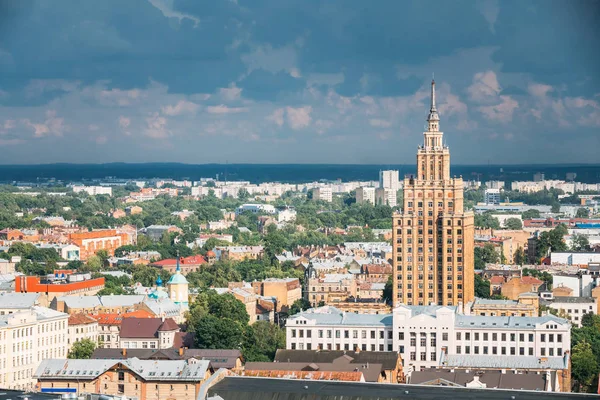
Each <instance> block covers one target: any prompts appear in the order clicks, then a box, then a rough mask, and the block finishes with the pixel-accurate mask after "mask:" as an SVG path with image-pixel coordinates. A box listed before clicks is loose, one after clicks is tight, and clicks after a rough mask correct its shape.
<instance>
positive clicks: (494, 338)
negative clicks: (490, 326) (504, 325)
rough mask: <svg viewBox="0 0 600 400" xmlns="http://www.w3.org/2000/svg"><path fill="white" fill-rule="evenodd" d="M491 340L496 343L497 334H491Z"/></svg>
mask: <svg viewBox="0 0 600 400" xmlns="http://www.w3.org/2000/svg"><path fill="white" fill-rule="evenodd" d="M492 340H493V341H494V342H496V341H498V334H497V333H492Z"/></svg>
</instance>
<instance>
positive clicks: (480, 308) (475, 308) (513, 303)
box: [465, 293, 539, 317]
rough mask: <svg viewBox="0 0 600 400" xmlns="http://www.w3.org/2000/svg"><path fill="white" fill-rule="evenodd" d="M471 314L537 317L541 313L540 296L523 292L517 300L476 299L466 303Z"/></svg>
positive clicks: (467, 311) (467, 310)
mask: <svg viewBox="0 0 600 400" xmlns="http://www.w3.org/2000/svg"><path fill="white" fill-rule="evenodd" d="M465 313H468V314H470V315H483V316H489V317H496V316H500V317H506V316H512V317H518V316H521V317H537V316H538V315H539V296H538V295H537V293H522V294H521V295H519V298H518V299H517V300H492V299H481V298H479V297H475V299H474V300H473V301H472V302H470V303H468V304H467V305H466V311H465Z"/></svg>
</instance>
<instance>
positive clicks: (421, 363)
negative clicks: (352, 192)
mask: <svg viewBox="0 0 600 400" xmlns="http://www.w3.org/2000/svg"><path fill="white" fill-rule="evenodd" d="M286 338H287V341H286V346H287V348H288V349H292V350H294V349H299V350H311V349H313V350H317V349H327V350H353V349H359V350H363V351H398V352H399V353H400V355H401V356H402V359H403V360H404V368H405V370H410V368H407V367H412V369H414V370H419V369H420V368H430V367H434V366H438V365H439V362H440V357H441V352H442V349H444V351H445V352H446V354H447V355H464V356H470V355H474V356H478V355H481V356H507V357H513V358H516V357H523V356H528V357H547V358H555V357H558V358H561V357H563V355H564V354H565V352H567V351H570V349H571V324H570V323H569V321H567V320H565V319H563V318H558V317H556V316H553V315H546V316H543V317H512V316H511V317H508V316H507V317H499V316H496V317H488V316H478V315H477V316H476V315H464V314H461V313H459V312H458V307H455V306H404V305H402V306H399V307H396V308H395V309H394V310H393V311H392V313H391V314H378V315H373V314H351V313H344V312H341V311H340V310H338V309H337V308H335V307H330V306H325V307H321V308H316V309H311V310H308V311H305V312H302V313H299V314H296V315H294V316H291V317H289V318H288V319H287V321H286Z"/></svg>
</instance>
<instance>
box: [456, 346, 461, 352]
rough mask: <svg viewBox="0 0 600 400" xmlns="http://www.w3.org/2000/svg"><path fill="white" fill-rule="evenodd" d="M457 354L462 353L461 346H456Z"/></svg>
mask: <svg viewBox="0 0 600 400" xmlns="http://www.w3.org/2000/svg"><path fill="white" fill-rule="evenodd" d="M456 354H460V346H456Z"/></svg>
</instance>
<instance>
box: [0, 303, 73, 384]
mask: <svg viewBox="0 0 600 400" xmlns="http://www.w3.org/2000/svg"><path fill="white" fill-rule="evenodd" d="M5 306H6V305H4V304H2V300H0V308H4V307H5ZM68 318H69V316H68V315H67V314H65V313H61V312H57V311H54V310H50V309H48V308H45V307H39V306H33V307H31V308H27V307H22V308H20V309H17V308H15V307H13V312H12V313H10V314H4V315H0V387H3V388H8V389H19V390H33V388H34V387H35V382H36V381H35V378H34V377H33V375H34V373H35V370H36V369H37V367H38V366H39V365H40V362H42V360H45V359H48V358H66V357H67V352H68V350H69V345H68V343H67V338H68Z"/></svg>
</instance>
